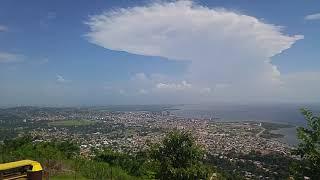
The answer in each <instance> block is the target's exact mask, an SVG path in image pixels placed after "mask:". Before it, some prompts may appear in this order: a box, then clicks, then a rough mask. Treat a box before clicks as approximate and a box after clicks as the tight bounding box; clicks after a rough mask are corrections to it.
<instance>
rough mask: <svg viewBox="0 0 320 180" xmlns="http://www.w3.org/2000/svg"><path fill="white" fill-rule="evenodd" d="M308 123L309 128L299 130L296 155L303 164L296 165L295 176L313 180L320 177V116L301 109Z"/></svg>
mask: <svg viewBox="0 0 320 180" xmlns="http://www.w3.org/2000/svg"><path fill="white" fill-rule="evenodd" d="M301 112H302V114H303V115H304V117H305V119H306V121H307V127H305V128H304V127H299V128H298V129H297V135H298V139H299V140H300V143H299V145H298V148H297V149H296V150H294V154H296V155H299V156H300V157H301V158H302V160H303V163H301V164H298V165H294V166H293V169H294V174H295V176H296V177H298V178H303V177H305V176H307V177H309V178H311V179H319V177H320V116H316V115H314V114H313V113H312V112H311V111H310V110H307V109H301Z"/></svg>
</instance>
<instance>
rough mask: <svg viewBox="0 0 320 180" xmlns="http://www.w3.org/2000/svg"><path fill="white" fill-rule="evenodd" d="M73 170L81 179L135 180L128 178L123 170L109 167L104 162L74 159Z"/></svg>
mask: <svg viewBox="0 0 320 180" xmlns="http://www.w3.org/2000/svg"><path fill="white" fill-rule="evenodd" d="M75 162H76V165H75V166H76V167H75V169H76V170H77V172H79V173H80V174H81V175H82V176H83V177H86V178H88V179H96V180H104V179H121V180H126V179H128V180H129V179H137V178H134V177H132V176H129V175H128V174H127V173H126V172H125V171H124V170H122V169H120V168H118V167H113V166H110V165H109V164H108V163H105V162H98V161H93V160H87V159H76V160H75Z"/></svg>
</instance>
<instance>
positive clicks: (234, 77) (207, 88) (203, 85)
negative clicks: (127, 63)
mask: <svg viewBox="0 0 320 180" xmlns="http://www.w3.org/2000/svg"><path fill="white" fill-rule="evenodd" d="M86 24H87V25H88V26H89V27H90V31H89V32H88V33H87V34H86V36H87V38H88V40H89V41H90V42H91V43H94V44H97V45H99V46H102V47H104V48H107V49H111V50H118V51H126V52H129V53H133V54H140V55H148V56H160V57H165V58H168V59H170V60H185V61H189V62H190V64H189V67H188V73H187V74H186V76H185V77H184V78H183V79H185V80H184V81H180V83H179V81H177V80H171V81H170V80H166V81H164V80H162V81H155V79H153V78H149V81H148V87H149V88H150V86H152V85H153V86H155V87H156V89H167V90H168V89H171V90H183V89H189V90H190V91H191V92H192V93H193V94H194V93H195V92H198V93H199V94H201V93H204V92H206V93H212V94H213V95H212V98H222V99H223V98H235V97H239V98H240V99H241V98H242V99H248V97H254V98H260V97H261V98H262V99H263V98H269V97H273V96H274V95H275V94H277V92H278V91H279V89H280V88H281V87H282V86H283V84H285V82H283V81H285V80H284V79H283V78H281V76H282V75H281V73H280V71H279V70H278V68H277V67H276V66H275V65H274V64H272V63H271V58H272V57H273V56H275V55H278V54H280V53H281V52H282V51H284V50H286V49H288V48H290V47H291V46H292V45H293V44H294V43H295V42H296V41H297V40H300V39H303V36H302V35H292V36H290V35H286V34H284V33H283V29H284V28H283V27H281V26H277V25H273V24H268V23H265V22H263V21H261V20H259V19H257V18H255V17H252V16H248V15H245V14H241V13H237V12H233V11H230V10H226V9H213V8H208V7H205V6H201V5H197V4H195V3H193V2H191V1H176V2H166V3H152V4H150V5H148V6H141V7H132V8H127V9H119V10H115V11H111V12H110V11H106V12H104V13H102V14H100V15H95V16H91V17H90V19H89V20H88V22H86ZM136 78H140V81H142V80H141V79H146V76H145V74H138V75H136ZM187 82H188V83H187ZM191 84H192V86H191ZM144 85H145V84H144ZM276 98H277V97H275V99H276Z"/></svg>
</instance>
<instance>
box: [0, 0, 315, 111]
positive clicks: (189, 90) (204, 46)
mask: <svg viewBox="0 0 320 180" xmlns="http://www.w3.org/2000/svg"><path fill="white" fill-rule="evenodd" d="M319 32H320V1H315V0H314V1H300V0H283V1H280V2H279V1H276V0H271V1H254V2H253V1H251V0H240V1H231V0H230V1H228V0H212V1H211V0H195V1H161V0H156V1H152V0H141V1H140V0H135V1H133V0H117V1H106V0H91V1H87V0H78V1H77V3H75V2H74V1H65V0H57V1H49V0H33V1H19V0H3V1H1V2H0V106H15V105H46V106H48V105H49V106H71V105H110V104H181V103H218V102H234V103H239V102H241V103H257V102H258V103H259V102H261V103H262V102H275V103H276V102H285V103H308V102H320V96H319V92H320V59H319V57H320V51H319V49H320V33H319Z"/></svg>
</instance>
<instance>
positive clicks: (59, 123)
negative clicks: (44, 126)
mask: <svg viewBox="0 0 320 180" xmlns="http://www.w3.org/2000/svg"><path fill="white" fill-rule="evenodd" d="M94 123H95V122H94V121H90V120H64V121H54V122H50V123H48V125H49V126H88V125H92V124H94Z"/></svg>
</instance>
